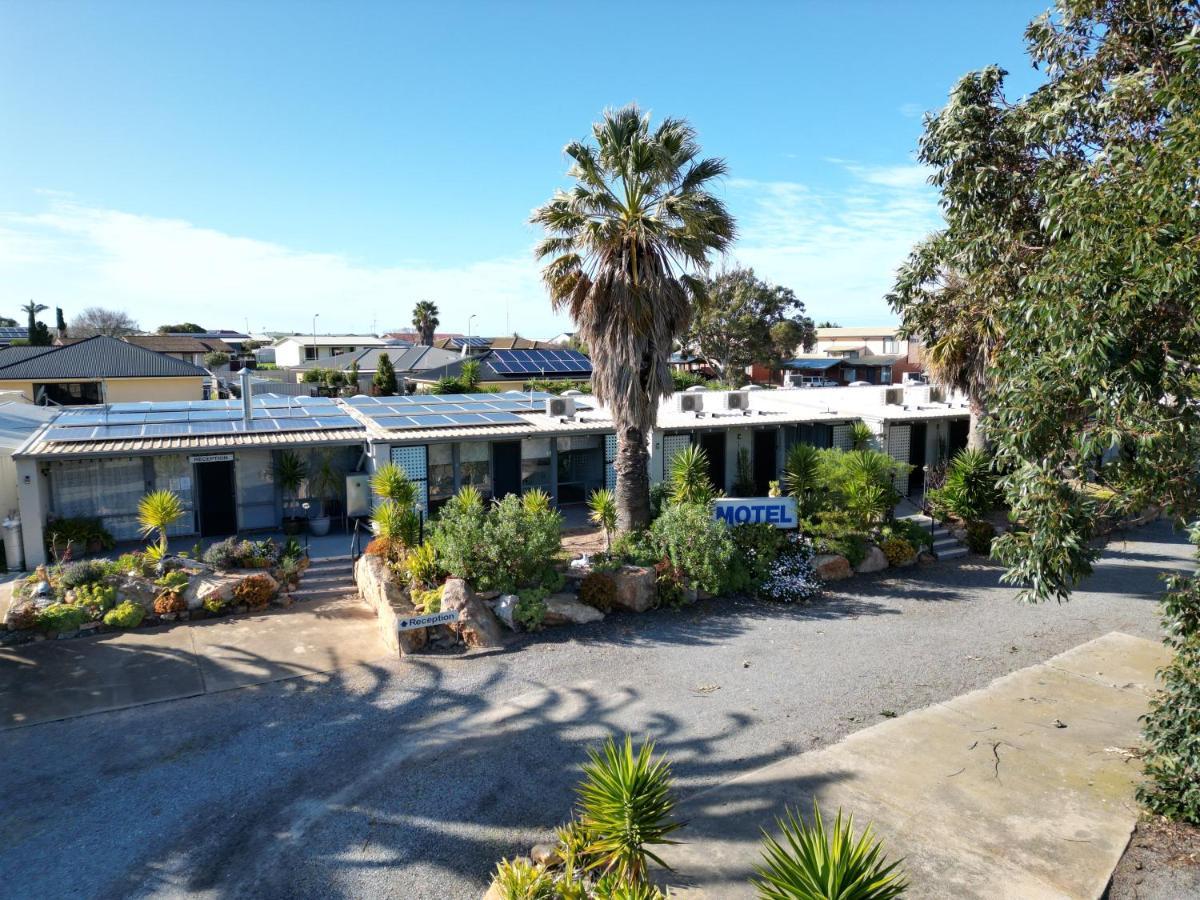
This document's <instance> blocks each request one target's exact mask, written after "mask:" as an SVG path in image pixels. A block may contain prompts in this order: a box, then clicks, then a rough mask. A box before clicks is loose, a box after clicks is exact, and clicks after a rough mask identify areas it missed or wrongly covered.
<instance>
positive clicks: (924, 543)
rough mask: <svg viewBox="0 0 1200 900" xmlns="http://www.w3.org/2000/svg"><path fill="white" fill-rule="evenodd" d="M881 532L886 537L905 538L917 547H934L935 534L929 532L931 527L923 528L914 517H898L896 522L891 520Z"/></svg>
mask: <svg viewBox="0 0 1200 900" xmlns="http://www.w3.org/2000/svg"><path fill="white" fill-rule="evenodd" d="M880 533H881V534H882V536H883V537H884V539H887V538H890V537H898V538H904V540H906V541H908V542H909V543H910V544H912V545H913V546H914V547H916V548H917V549H920V548H921V547H926V548H928V549H930V550H932V549H933V535H932V534H930V533H929V529H928V528H922V527H921V526H920V525H918V524H917V523H916V522H914V521H913V520H912V519H896V520H895V521H894V522H889V523H888V524H887V525H884V526H883V528H882V529H880Z"/></svg>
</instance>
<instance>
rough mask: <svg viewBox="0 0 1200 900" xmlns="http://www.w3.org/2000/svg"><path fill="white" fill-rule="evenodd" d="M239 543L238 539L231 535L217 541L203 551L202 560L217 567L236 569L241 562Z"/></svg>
mask: <svg viewBox="0 0 1200 900" xmlns="http://www.w3.org/2000/svg"><path fill="white" fill-rule="evenodd" d="M239 545H240V542H239V541H238V539H237V538H232V537H230V538H225V540H223V541H217V542H216V543H215V544H213V545H212V546H211V547H209V548H208V549H207V550H205V551H204V561H205V562H206V563H208V564H209V565H210V566H213V567H214V568H217V569H236V568H237V567H238V566H239V565H240V564H241V557H240V556H239V555H238V547H239Z"/></svg>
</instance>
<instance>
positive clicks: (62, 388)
mask: <svg viewBox="0 0 1200 900" xmlns="http://www.w3.org/2000/svg"><path fill="white" fill-rule="evenodd" d="M3 390H11V391H19V392H20V394H21V396H22V397H23V398H24V399H25V400H27V401H28V402H30V403H36V404H39V405H48V406H77V405H81V404H89V403H115V402H122V401H142V400H202V399H203V398H204V397H205V395H206V391H207V390H208V373H207V372H206V371H205V370H204V369H202V368H200V367H199V366H195V365H192V364H191V363H188V362H184V361H183V360H181V359H176V358H174V357H171V356H164V355H163V354H161V353H155V352H154V351H153V350H147V349H146V348H145V347H139V346H137V345H136V344H131V343H128V342H127V341H122V340H118V339H117V338H112V337H107V336H105V335H97V336H96V337H90V338H84V339H83V340H80V341H76V342H75V343H72V344H69V345H68V346H65V347H28V346H25V347H8V348H7V349H4V350H0V391H3Z"/></svg>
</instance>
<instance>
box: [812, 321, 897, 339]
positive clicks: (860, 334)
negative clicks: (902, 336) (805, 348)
mask: <svg viewBox="0 0 1200 900" xmlns="http://www.w3.org/2000/svg"><path fill="white" fill-rule="evenodd" d="M899 330H900V326H899V325H881V326H877V327H875V328H860V327H857V326H856V327H854V328H840V327H839V328H818V329H817V340H818V341H824V340H835V339H837V338H872V337H895V336H896V332H898V331H899Z"/></svg>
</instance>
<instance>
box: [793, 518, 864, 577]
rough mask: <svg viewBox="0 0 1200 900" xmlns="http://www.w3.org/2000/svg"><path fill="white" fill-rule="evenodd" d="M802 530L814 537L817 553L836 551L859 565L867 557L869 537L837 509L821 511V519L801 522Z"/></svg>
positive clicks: (853, 563)
mask: <svg viewBox="0 0 1200 900" xmlns="http://www.w3.org/2000/svg"><path fill="white" fill-rule="evenodd" d="M800 524H801V529H800V530H801V531H802V533H804V534H805V535H807V536H808V537H810V538H811V539H812V543H813V550H814V552H816V553H836V554H838V555H839V556H844V557H846V559H848V560H849V561H850V565H852V566H857V565H859V564H860V563H861V562H862V561H863V560H864V559H866V558H867V537H866V535H865V534H863V533H862V532H861V531H859V530H858V529H857V528H856V527H855V526H854V525H853V524H852V523H851V522H850V517H849V516H848V515H847V514H846V513H843V512H840V511H837V510H827V511H825V512H823V513H821V516H820V518H819V519H817V520H815V521H813V520H808V521H805V522H801V523H800Z"/></svg>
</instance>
